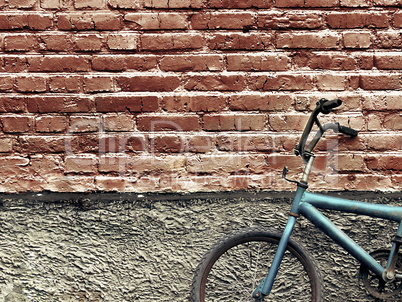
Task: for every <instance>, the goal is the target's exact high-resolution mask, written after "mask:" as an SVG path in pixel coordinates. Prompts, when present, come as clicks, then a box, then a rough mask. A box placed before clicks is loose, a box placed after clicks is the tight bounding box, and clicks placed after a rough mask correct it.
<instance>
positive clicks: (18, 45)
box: [4, 34, 38, 51]
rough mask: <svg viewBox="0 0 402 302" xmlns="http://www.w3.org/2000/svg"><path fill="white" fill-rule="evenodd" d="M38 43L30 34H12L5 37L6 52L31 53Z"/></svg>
mask: <svg viewBox="0 0 402 302" xmlns="http://www.w3.org/2000/svg"><path fill="white" fill-rule="evenodd" d="M37 46H38V41H37V39H36V37H35V36H33V35H29V34H12V35H11V34H10V35H7V36H5V37H4V50H5V51H31V50H34V49H36V48H37Z"/></svg>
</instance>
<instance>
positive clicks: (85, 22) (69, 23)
mask: <svg viewBox="0 0 402 302" xmlns="http://www.w3.org/2000/svg"><path fill="white" fill-rule="evenodd" d="M57 27H58V28H59V29H60V30H93V29H94V28H95V24H94V22H93V20H92V15H91V14H83V13H80V12H72V13H61V14H59V15H58V19H57Z"/></svg>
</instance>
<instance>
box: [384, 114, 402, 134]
mask: <svg viewBox="0 0 402 302" xmlns="http://www.w3.org/2000/svg"><path fill="white" fill-rule="evenodd" d="M383 127H384V129H385V130H393V131H397V130H402V114H401V113H394V114H390V115H387V116H386V117H385V119H384V124H383Z"/></svg>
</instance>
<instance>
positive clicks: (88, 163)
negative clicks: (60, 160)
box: [65, 154, 98, 174]
mask: <svg viewBox="0 0 402 302" xmlns="http://www.w3.org/2000/svg"><path fill="white" fill-rule="evenodd" d="M97 163H98V160H97V158H96V157H95V156H94V155H90V154H85V155H69V156H66V158H65V165H66V170H65V171H66V172H67V173H79V174H81V173H95V172H96V171H97Z"/></svg>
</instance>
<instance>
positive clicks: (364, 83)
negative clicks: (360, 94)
mask: <svg viewBox="0 0 402 302" xmlns="http://www.w3.org/2000/svg"><path fill="white" fill-rule="evenodd" d="M360 87H361V88H362V89H365V90H384V89H400V88H402V82H401V76H400V75H399V74H383V73H379V74H369V75H360Z"/></svg>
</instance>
